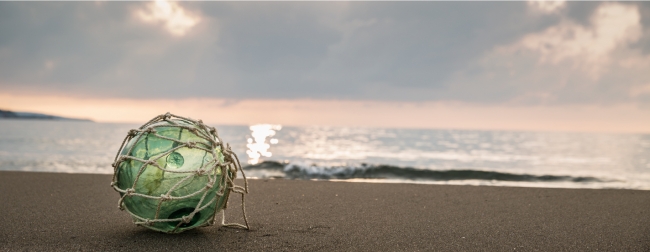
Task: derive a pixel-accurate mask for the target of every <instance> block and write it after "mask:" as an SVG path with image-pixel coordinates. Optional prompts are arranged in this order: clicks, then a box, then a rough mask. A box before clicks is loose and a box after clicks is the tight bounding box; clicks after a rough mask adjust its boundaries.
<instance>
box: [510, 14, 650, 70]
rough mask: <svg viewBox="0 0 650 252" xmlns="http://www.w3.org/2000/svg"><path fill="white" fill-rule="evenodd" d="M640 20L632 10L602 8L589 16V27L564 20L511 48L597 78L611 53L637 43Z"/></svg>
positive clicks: (531, 35)
mask: <svg viewBox="0 0 650 252" xmlns="http://www.w3.org/2000/svg"><path fill="white" fill-rule="evenodd" d="M640 20H641V16H640V15H639V10H638V9H637V7H636V6H630V5H623V4H615V3H608V4H603V5H601V6H600V7H599V8H598V9H597V10H596V13H594V14H593V16H592V19H591V25H592V26H591V27H585V26H582V25H579V24H576V23H574V22H573V21H571V20H565V21H563V22H562V23H561V24H559V25H557V26H553V27H550V28H548V29H546V30H545V31H543V32H541V33H535V34H530V35H527V36H526V37H524V38H523V39H522V40H521V41H520V42H519V44H517V45H515V46H514V47H515V50H516V49H517V48H525V49H528V50H532V51H534V52H536V53H538V54H539V56H540V61H541V62H542V63H551V64H558V63H559V62H561V61H563V60H572V61H573V62H574V64H575V65H576V67H579V68H583V69H584V70H587V71H589V72H591V73H592V76H593V77H594V78H598V76H599V75H600V74H601V71H603V70H604V69H602V68H603V67H604V66H605V65H607V63H608V61H609V57H610V54H611V53H612V51H614V50H615V49H617V48H621V47H625V46H627V45H629V44H631V43H633V42H636V41H638V40H639V38H640V37H641V31H642V27H641V23H640Z"/></svg>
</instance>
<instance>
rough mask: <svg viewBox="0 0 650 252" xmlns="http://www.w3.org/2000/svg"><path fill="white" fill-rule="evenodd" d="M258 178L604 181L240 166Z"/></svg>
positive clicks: (388, 168) (384, 168) (386, 168)
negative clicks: (259, 175) (258, 176)
mask: <svg viewBox="0 0 650 252" xmlns="http://www.w3.org/2000/svg"><path fill="white" fill-rule="evenodd" d="M244 169H245V170H246V171H252V172H253V173H255V174H261V177H279V178H288V179H399V180H416V181H452V180H488V181H495V180H496V181H512V182H605V181H603V180H601V179H598V178H595V177H574V176H557V175H531V174H514V173H505V172H496V171H481V170H423V169H416V168H412V167H398V166H392V165H369V164H360V165H359V166H317V165H298V164H291V163H281V162H276V161H264V162H262V163H259V164H256V165H248V166H246V167H244Z"/></svg>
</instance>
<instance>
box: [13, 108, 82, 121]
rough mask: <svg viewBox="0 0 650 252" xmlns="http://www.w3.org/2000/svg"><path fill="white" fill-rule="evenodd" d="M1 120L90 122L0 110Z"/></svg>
mask: <svg viewBox="0 0 650 252" xmlns="http://www.w3.org/2000/svg"><path fill="white" fill-rule="evenodd" d="M2 119H29V120H54V121H84V122H92V120H90V119H82V118H68V117H61V116H53V115H46V114H39V113H30V112H15V111H9V110H2V109H0V120H2Z"/></svg>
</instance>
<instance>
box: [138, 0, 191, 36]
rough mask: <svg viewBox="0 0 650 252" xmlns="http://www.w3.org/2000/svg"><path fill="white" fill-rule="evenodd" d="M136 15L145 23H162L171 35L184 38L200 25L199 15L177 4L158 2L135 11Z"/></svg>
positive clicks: (161, 0)
mask: <svg viewBox="0 0 650 252" xmlns="http://www.w3.org/2000/svg"><path fill="white" fill-rule="evenodd" d="M135 15H136V16H137V17H138V18H140V19H141V20H142V21H144V22H148V23H154V24H157V23H162V24H163V25H164V27H165V29H167V31H168V32H169V33H171V34H172V35H175V36H183V35H185V33H187V32H188V31H189V30H190V29H191V28H192V27H194V26H195V25H196V24H198V23H199V21H200V20H201V18H200V17H199V15H197V14H194V13H192V12H189V11H187V10H185V9H183V7H181V6H180V5H178V4H177V3H175V2H171V1H166V0H156V1H155V2H151V3H149V4H147V5H146V6H145V8H143V9H139V10H137V11H135Z"/></svg>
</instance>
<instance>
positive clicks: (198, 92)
mask: <svg viewBox="0 0 650 252" xmlns="http://www.w3.org/2000/svg"><path fill="white" fill-rule="evenodd" d="M142 5H143V3H130V2H128V3H127V2H105V3H103V4H101V5H97V4H95V3H87V2H81V3H80V2H56V3H51V2H26V3H16V2H0V34H2V36H0V87H1V88H2V90H3V91H12V92H27V91H29V92H37V91H38V92H57V93H68V94H74V95H88V96H93V97H142V98H187V97H215V98H227V99H235V100H236V99H246V98H317V99H320V98H324V99H369V100H416V101H426V100H462V101H470V102H506V101H509V100H512V99H514V98H516V97H519V96H522V95H523V94H526V93H535V92H538V93H543V92H552V93H554V94H555V96H557V97H562V96H563V95H569V94H571V95H569V96H571V97H573V98H566V99H569V100H571V99H573V100H574V101H575V102H581V103H584V102H586V103H589V102H598V101H601V100H603V99H610V98H607V97H609V96H607V95H605V93H611V92H613V90H614V91H617V90H618V91H617V92H619V93H621V98H619V100H625V99H626V98H624V97H623V94H622V92H623V91H620V90H619V89H616V86H615V85H613V84H611V83H612V82H617V81H616V78H615V76H617V75H611V76H606V77H605V78H603V79H602V80H601V81H600V82H598V83H596V84H594V85H595V86H598V88H594V89H593V90H591V91H593V92H591V93H587V94H584V96H585V97H577V96H575V94H574V93H575V92H573V91H571V90H569V89H570V88H569V89H566V88H560V87H555V86H553V85H550V86H553V87H549V85H541V84H517V85H515V84H512V83H514V82H517V81H526V80H527V79H530V78H533V77H539V78H541V79H547V80H548V81H555V80H553V78H554V76H543V75H542V76H537V75H535V74H530V75H529V76H527V77H526V78H523V79H512V78H509V77H508V76H507V75H500V76H497V78H496V79H493V80H492V82H490V79H485V78H479V77H481V76H485V75H486V71H488V70H490V69H486V68H485V67H479V65H478V64H477V61H479V60H481V59H483V58H485V55H486V54H488V53H489V52H490V51H491V50H493V49H494V48H495V47H497V46H501V45H507V44H510V43H513V42H515V41H517V40H518V39H520V38H521V37H522V36H523V35H525V34H529V33H534V32H539V31H542V30H544V29H546V28H548V27H550V26H552V25H556V24H558V23H559V22H560V21H561V20H562V19H563V16H562V15H568V16H570V18H572V19H574V20H576V22H579V23H581V24H585V25H588V24H589V17H590V15H591V14H592V13H593V10H594V9H595V8H596V7H597V6H598V3H583V2H570V3H568V5H567V7H566V9H565V10H563V12H562V13H560V14H557V15H532V14H531V13H530V12H529V11H528V9H527V8H528V6H527V4H526V3H524V2H399V3H394V2H350V3H341V2H335V3H327V2H316V3H312V2H291V3H289V2H281V3H266V2H264V3H251V2H240V3H224V2H183V3H181V5H182V6H183V7H185V8H186V9H188V10H189V11H191V12H196V13H200V14H201V15H202V21H201V22H200V24H199V25H197V26H196V27H194V28H193V30H192V31H191V32H190V33H188V35H187V36H185V37H180V38H178V37H173V36H170V35H169V34H168V33H166V32H165V30H163V29H161V28H160V27H156V26H154V25H150V24H144V23H142V22H140V21H138V20H137V19H135V18H134V16H133V15H132V11H133V10H134V9H136V8H141V7H142ZM639 5H640V6H641V10H642V20H643V22H644V28H645V30H646V31H647V30H648V27H650V25H647V22H648V14H647V13H648V9H650V8H648V5H647V4H644V3H640V4H639ZM648 34H650V32H645V33H644V37H643V38H642V39H641V40H640V42H638V43H636V44H634V45H632V46H638V47H640V48H643V50H644V52H645V53H648V50H649V49H647V44H648V43H643V41H648V39H649V38H650V36H649V35H648ZM48 62H49V63H48ZM531 62H534V60H532V59H531V60H530V61H526V60H524V61H522V62H521V65H520V66H519V67H526V66H527V67H532V68H534V67H535V66H534V64H532V63H531ZM514 63H517V62H514ZM48 64H50V65H49V69H48ZM493 70H494V69H493ZM496 70H499V69H498V67H497V69H496ZM560 70H561V69H560ZM549 71H559V70H558V69H550V70H549ZM522 72H524V73H525V72H526V71H524V70H522ZM536 72H539V71H536ZM460 73H462V74H464V75H466V76H465V77H459V76H458V75H459V74H460ZM635 74H636V73H635ZM626 78H627V79H628V80H629V79H630V77H626ZM575 81H576V82H589V81H590V80H586V79H580V80H575ZM508 83H510V84H508ZM25 90H27V91H25ZM34 90H37V91H34ZM576 92H577V91H576ZM558 99H559V98H558ZM563 99H564V98H563Z"/></svg>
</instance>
